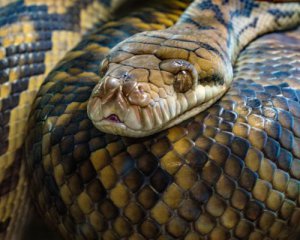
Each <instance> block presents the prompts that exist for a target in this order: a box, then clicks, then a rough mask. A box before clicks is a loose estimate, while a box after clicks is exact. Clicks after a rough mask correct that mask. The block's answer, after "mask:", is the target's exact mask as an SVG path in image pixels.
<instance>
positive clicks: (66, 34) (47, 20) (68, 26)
mask: <svg viewBox="0 0 300 240" xmlns="http://www.w3.org/2000/svg"><path fill="white" fill-rule="evenodd" d="M119 3H121V1H118V0H115V1H114V0H112V1H110V4H112V5H110V4H107V1H95V0H80V1H78V0H70V1H65V3H64V4H62V3H61V2H59V1H50V0H39V1H35V0H33V1H32V0H27V1H15V0H1V3H0V11H1V14H0V162H1V166H0V209H1V211H0V238H1V239H19V238H20V237H21V236H22V234H23V227H24V225H26V224H27V222H28V219H29V216H28V214H29V211H28V210H29V197H28V191H27V190H28V182H27V179H26V176H25V166H24V165H25V164H24V160H23V158H22V157H23V143H24V139H25V133H26V126H27V124H26V123H27V119H28V116H29V113H30V108H31V105H32V103H33V100H34V97H35V95H36V93H37V91H38V89H39V87H40V86H41V84H42V82H43V80H44V78H45V76H46V74H48V73H49V71H50V70H51V69H52V68H53V67H54V65H55V64H56V63H57V62H58V61H59V60H60V59H61V58H62V57H63V55H64V54H65V53H66V52H67V51H68V50H70V49H71V48H72V47H73V46H75V44H76V43H78V42H79V40H80V38H81V36H82V34H83V33H85V32H86V31H87V29H89V28H91V27H92V26H93V25H94V24H95V22H98V21H100V20H104V19H107V18H108V16H109V15H110V13H111V10H112V9H113V8H116V7H117V5H119ZM87 16H88V18H87Z"/></svg>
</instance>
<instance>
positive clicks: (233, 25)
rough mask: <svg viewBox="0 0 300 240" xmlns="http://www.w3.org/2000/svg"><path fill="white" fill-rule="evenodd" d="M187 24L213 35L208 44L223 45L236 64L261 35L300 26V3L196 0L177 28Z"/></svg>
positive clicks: (251, 0) (194, 29) (195, 30)
mask: <svg viewBox="0 0 300 240" xmlns="http://www.w3.org/2000/svg"><path fill="white" fill-rule="evenodd" d="M187 24H188V25H189V28H192V29H193V30H192V31H194V32H199V34H201V32H202V34H208V35H209V36H211V38H210V39H209V41H208V42H207V44H209V45H214V44H217V45H219V46H220V48H221V51H224V52H225V53H226V54H225V55H226V56H228V58H229V60H230V62H231V63H232V64H233V63H234V62H235V60H236V58H237V56H238V54H239V53H240V52H241V50H242V49H243V48H244V47H245V46H246V45H248V44H249V43H250V42H251V41H252V40H254V39H255V38H257V37H258V36H261V35H263V34H265V33H268V32H273V31H278V30H285V29H289V28H293V27H296V26H298V25H299V24H300V3H284V4H283V3H281V4H276V3H268V2H257V1H254V0H196V1H194V2H193V3H192V4H191V5H190V7H189V8H188V9H187V10H186V12H185V13H184V14H183V15H182V17H181V18H180V20H179V21H178V22H177V24H176V26H175V28H182V27H183V28H185V27H186V26H185V25H187Z"/></svg>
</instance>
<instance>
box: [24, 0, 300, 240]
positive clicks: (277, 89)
mask: <svg viewBox="0 0 300 240" xmlns="http://www.w3.org/2000/svg"><path fill="white" fill-rule="evenodd" d="M164 3H166V4H167V1H166V2H164ZM174 3H175V2H174ZM174 3H173V4H172V6H168V4H167V5H165V6H168V7H167V10H166V9H164V8H163V6H164V5H161V9H159V10H156V12H154V11H153V10H151V9H148V11H146V12H143V11H139V13H134V14H133V16H134V17H126V18H125V19H123V20H121V21H119V22H110V23H107V24H106V25H104V26H103V27H100V28H99V30H97V31H95V32H94V34H92V35H90V36H89V37H86V38H85V39H83V41H82V42H81V43H79V45H78V46H77V47H76V48H75V49H74V50H73V51H72V52H70V53H68V54H67V55H66V57H65V59H64V60H63V61H62V62H61V63H60V64H59V66H57V67H56V69H55V70H54V71H53V72H52V73H51V74H50V75H49V76H48V78H47V80H46V81H45V83H44V84H43V85H42V87H41V90H40V92H39V94H38V96H37V99H36V101H35V103H34V111H33V112H32V114H31V117H30V124H29V135H28V138H27V141H26V145H27V147H26V149H27V150H26V154H27V158H26V159H27V165H28V169H29V174H30V179H31V184H32V186H33V187H32V196H34V198H35V199H36V203H37V206H38V208H39V210H40V212H41V213H42V214H43V215H44V216H45V218H46V219H47V221H48V222H49V223H50V224H51V225H52V226H56V228H57V229H58V230H59V231H60V232H61V234H62V235H63V236H64V238H66V239H187V240H192V239H218V240H222V239H255V240H257V239H292V238H293V237H296V233H297V231H298V230H299V229H297V228H298V226H299V223H300V209H299V201H300V198H299V179H300V170H299V169H300V160H299V158H300V152H299V149H300V120H299V118H300V104H299V100H300V92H299V78H300V72H299V67H300V65H299V50H300V49H299V42H300V38H299V31H291V32H287V33H276V34H271V35H269V36H265V37H263V38H261V39H259V40H257V41H255V42H254V43H252V44H251V45H250V46H249V47H248V48H247V49H246V50H245V51H244V52H243V53H242V54H241V55H240V57H239V58H238V62H237V65H236V68H235V79H234V83H233V86H232V87H231V89H230V91H229V92H228V93H227V94H226V95H225V96H224V97H223V98H222V99H221V100H220V101H219V102H218V103H217V104H215V105H214V106H213V107H211V108H210V109H208V110H207V111H204V112H203V113H201V114H199V115H198V116H196V117H195V118H192V119H189V120H187V121H185V122H184V123H182V124H180V125H178V126H176V127H173V128H171V129H169V130H166V131H164V132H162V133H160V134H157V135H154V136H151V137H148V138H144V139H129V138H122V137H118V136H113V135H108V134H104V133H101V132H99V131H98V130H96V129H95V128H94V127H93V125H92V123H91V121H90V120H89V119H88V117H87V114H86V105H87V101H88V98H89V96H90V93H91V91H92V88H93V87H94V85H95V84H96V82H97V81H98V80H99V79H98V78H99V77H98V75H97V74H98V70H99V63H100V61H101V60H102V58H103V57H104V55H105V54H106V53H107V52H108V50H109V48H110V47H112V46H113V45H114V44H115V43H117V42H119V41H120V40H122V39H123V38H126V37H128V36H129V35H131V34H133V33H135V32H137V31H141V30H145V29H148V30H150V29H156V28H159V29H160V28H162V27H163V26H162V24H165V25H166V26H168V25H171V24H173V23H174V22H175V21H176V19H177V17H178V16H179V14H180V13H181V11H182V8H184V7H185V5H184V4H183V2H180V3H179V2H178V5H176V4H174ZM160 4H161V3H160ZM174 8H175V9H176V10H173V9H174ZM159 11H161V12H159ZM149 23H151V24H149ZM91 49H93V50H94V51H93V53H91V52H90V50H91Z"/></svg>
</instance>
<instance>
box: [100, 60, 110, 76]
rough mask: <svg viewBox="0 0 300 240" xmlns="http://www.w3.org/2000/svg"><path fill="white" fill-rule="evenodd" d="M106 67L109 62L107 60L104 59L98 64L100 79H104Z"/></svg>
mask: <svg viewBox="0 0 300 240" xmlns="http://www.w3.org/2000/svg"><path fill="white" fill-rule="evenodd" d="M108 65H109V62H108V60H107V58H104V59H103V60H102V62H101V64H100V71H99V75H100V77H101V78H102V77H104V75H105V73H106V71H107V69H108Z"/></svg>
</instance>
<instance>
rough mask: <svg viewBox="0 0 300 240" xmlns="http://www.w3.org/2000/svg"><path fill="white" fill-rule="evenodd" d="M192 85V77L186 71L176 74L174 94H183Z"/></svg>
mask: <svg viewBox="0 0 300 240" xmlns="http://www.w3.org/2000/svg"><path fill="white" fill-rule="evenodd" d="M192 85H193V76H192V75H191V74H190V72H188V71H184V70H183V71H180V72H178V73H177V75H176V77H175V82H174V89H175V91H176V92H179V93H185V92H187V91H188V90H189V89H190V88H191V87H192Z"/></svg>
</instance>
